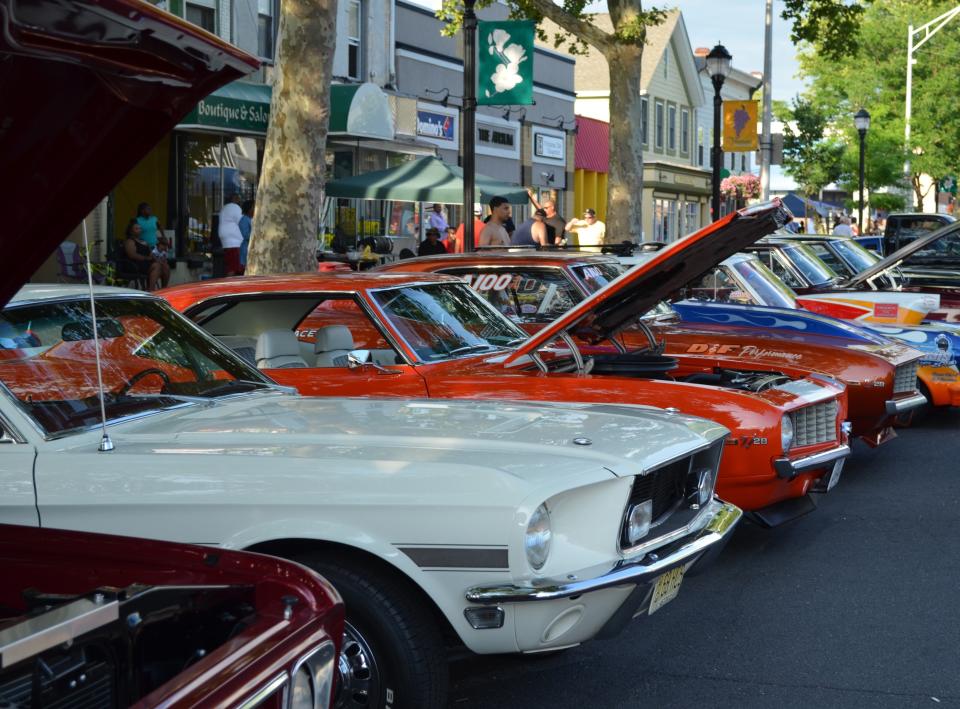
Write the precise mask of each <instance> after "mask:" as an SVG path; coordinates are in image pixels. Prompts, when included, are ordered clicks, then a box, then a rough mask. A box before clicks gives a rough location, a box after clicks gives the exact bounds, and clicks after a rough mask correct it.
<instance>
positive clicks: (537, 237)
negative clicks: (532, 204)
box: [510, 209, 549, 246]
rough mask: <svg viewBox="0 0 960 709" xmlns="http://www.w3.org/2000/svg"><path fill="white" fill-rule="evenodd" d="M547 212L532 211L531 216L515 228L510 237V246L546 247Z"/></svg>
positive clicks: (540, 210) (541, 210)
mask: <svg viewBox="0 0 960 709" xmlns="http://www.w3.org/2000/svg"><path fill="white" fill-rule="evenodd" d="M546 219H547V212H546V211H545V210H543V209H537V210H536V211H534V213H533V216H532V217H530V218H529V219H527V220H526V221H525V222H523V223H522V224H521V225H520V226H518V227H517V230H516V231H515V232H513V234H511V235H510V244H511V245H512V246H546V245H547V244H548V243H549V241H548V240H547V224H546Z"/></svg>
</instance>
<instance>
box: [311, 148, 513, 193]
mask: <svg viewBox="0 0 960 709" xmlns="http://www.w3.org/2000/svg"><path fill="white" fill-rule="evenodd" d="M476 186H477V197H478V198H479V199H476V200H475V201H477V202H483V203H487V202H489V201H490V200H491V199H492V198H493V197H497V196H500V197H505V198H506V199H507V201H508V202H510V203H511V204H525V203H526V201H527V191H526V190H525V189H524V188H523V187H522V186H520V185H517V184H513V183H511V182H501V181H500V180H495V179H493V178H492V177H486V176H484V175H477V176H476ZM326 193H327V197H341V198H352V199H384V200H394V201H398V202H435V203H440V204H463V169H462V168H459V167H456V166H454V165H448V164H447V163H445V162H443V160H441V159H440V158H433V157H427V158H420V159H419V160H412V161H410V162H405V163H403V164H402V165H398V166H397V167H392V168H389V169H387V170H378V171H376V172H368V173H366V174H363V175H357V176H355V177H344V178H341V179H339V180H333V181H331V182H328V183H327V186H326Z"/></svg>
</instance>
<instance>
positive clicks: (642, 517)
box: [627, 500, 653, 544]
mask: <svg viewBox="0 0 960 709" xmlns="http://www.w3.org/2000/svg"><path fill="white" fill-rule="evenodd" d="M651 522H653V500H647V501H646V502H641V503H640V504H639V505H634V506H633V507H631V508H630V512H629V514H627V542H629V543H630V544H636V543H637V542H639V541H640V540H641V539H643V538H644V537H645V536H647V532H649V531H650V523H651Z"/></svg>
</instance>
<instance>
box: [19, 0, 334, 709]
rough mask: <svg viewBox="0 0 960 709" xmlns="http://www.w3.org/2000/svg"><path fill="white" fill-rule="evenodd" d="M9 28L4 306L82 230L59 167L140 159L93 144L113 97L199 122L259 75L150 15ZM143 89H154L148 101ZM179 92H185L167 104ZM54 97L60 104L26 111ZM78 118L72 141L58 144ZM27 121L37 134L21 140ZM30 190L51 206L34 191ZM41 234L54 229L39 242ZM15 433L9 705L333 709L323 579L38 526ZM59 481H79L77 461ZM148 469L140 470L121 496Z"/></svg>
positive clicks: (29, 450) (51, 14) (211, 553)
mask: <svg viewBox="0 0 960 709" xmlns="http://www.w3.org/2000/svg"><path fill="white" fill-rule="evenodd" d="M0 25H2V29H3V32H2V33H0V58H2V66H3V69H0V84H2V85H3V87H4V98H6V99H10V100H6V101H4V102H2V104H0V125H3V126H4V132H3V133H2V135H0V144H2V145H3V152H2V155H3V156H4V160H5V161H6V162H5V167H7V168H8V169H9V170H8V171H5V173H4V174H5V175H8V176H13V175H16V178H17V179H16V180H7V181H5V182H4V194H5V197H6V198H8V200H7V201H5V203H4V207H5V215H6V217H7V220H6V223H5V228H4V229H3V231H0V247H2V248H3V251H4V254H5V258H4V260H3V265H2V273H3V276H4V278H3V279H2V281H0V305H2V304H5V303H6V301H7V300H8V298H9V296H10V294H11V293H12V292H13V291H15V290H16V289H17V288H18V287H19V285H20V284H21V283H22V282H23V281H24V280H25V279H26V278H27V277H28V276H29V275H30V273H31V272H32V271H33V269H34V268H36V266H37V265H38V263H39V262H40V261H41V260H42V259H43V258H45V257H46V256H47V254H48V253H49V251H50V250H52V248H53V245H54V244H55V243H56V241H59V239H60V238H62V229H63V228H65V227H68V226H72V224H74V223H76V222H77V221H79V219H80V216H81V213H78V212H77V211H75V210H73V209H71V208H70V207H66V204H67V203H69V201H70V200H69V199H65V200H58V204H59V205H60V206H63V207H65V210H64V211H61V210H60V209H49V208H48V207H49V202H48V200H50V199H51V198H54V197H55V196H56V193H55V192H52V191H51V187H61V186H64V185H63V183H62V182H61V178H62V177H63V176H64V175H65V174H66V172H67V171H66V170H65V168H64V163H63V160H62V156H63V155H69V156H71V159H75V158H77V157H78V156H82V155H84V154H86V151H87V150H90V151H92V154H94V155H97V154H99V152H100V151H102V150H103V147H104V143H103V141H102V140H98V137H101V138H102V137H104V136H108V137H109V138H110V139H111V140H116V141H117V146H116V147H117V148H118V149H120V150H125V149H126V150H132V151H133V155H134V156H135V157H136V156H137V152H136V151H137V150H139V149H140V147H139V144H140V141H141V138H142V136H141V135H140V134H139V133H138V132H137V131H128V132H127V133H126V134H125V135H121V134H119V133H117V132H112V131H111V130H107V132H105V133H104V134H103V135H102V136H94V135H92V134H91V133H89V132H88V131H86V130H85V129H84V126H85V125H86V123H85V120H94V121H104V120H106V121H107V125H108V126H109V125H110V122H109V119H112V118H114V117H115V116H112V115H111V113H110V112H111V108H115V107H116V103H115V102H109V101H108V102H107V106H105V107H104V108H105V109H106V112H105V113H101V111H100V107H101V106H100V103H101V101H102V100H103V99H104V98H105V97H108V96H109V97H113V96H119V95H122V94H127V99H126V100H127V102H128V106H129V107H130V108H131V110H134V111H135V110H136V109H138V108H139V109H146V108H149V109H150V110H155V109H157V108H162V109H163V110H165V111H166V110H171V111H173V112H174V113H176V112H178V111H181V110H182V111H186V110H187V107H188V106H189V104H190V103H191V102H195V101H197V100H198V99H199V98H201V97H202V96H204V95H206V94H207V93H209V92H210V91H211V90H212V89H214V88H216V87H217V86H218V85H220V84H222V83H224V82H226V81H228V80H229V79H232V78H235V77H237V76H241V75H242V74H245V73H248V72H249V71H252V70H253V69H254V68H256V66H257V65H258V63H259V62H257V61H256V60H255V59H253V58H252V57H247V56H246V55H243V54H240V53H238V52H237V51H236V50H235V49H234V48H233V47H230V46H229V45H226V44H224V43H222V42H219V41H217V40H215V39H213V38H211V37H210V36H209V35H206V34H204V33H202V32H201V31H199V30H197V29H196V28H193V27H192V26H190V25H187V24H185V23H183V22H182V21H179V20H177V19H176V18H172V17H170V16H168V15H166V14H165V13H161V12H159V11H158V10H157V9H155V8H154V7H153V6H151V5H148V4H145V3H138V2H128V1H122V0H121V1H111V0H105V1H103V2H100V3H97V4H87V3H83V4H81V3H74V2H70V1H69V0H62V1H58V2H55V3H54V2H50V3H46V2H32V3H16V4H14V3H11V2H0ZM104 38H112V40H113V41H110V42H104ZM120 38H122V40H123V44H122V47H119V46H118V45H117V44H116V40H118V39H120ZM98 40H99V41H98ZM38 56H40V57H42V58H43V59H42V60H41V61H40V62H36V59H37V57H38ZM138 72H142V73H144V74H145V75H144V76H142V77H138ZM98 79H104V81H99V80H98ZM107 79H109V80H107ZM145 82H149V83H147V85H148V86H151V87H152V90H150V91H147V92H144V91H142V87H143V85H144V84H145ZM166 84H175V85H176V86H177V87H178V88H177V89H176V91H175V92H172V91H166V90H164V88H163V87H164V86H165V85H166ZM68 86H73V87H78V86H83V87H85V89H86V91H84V92H81V93H80V94H77V93H75V92H71V91H67V90H65V89H64V87H68ZM44 90H47V91H48V92H54V93H55V95H57V96H58V97H59V99H61V100H58V101H44V102H37V101H36V100H30V98H27V97H34V98H35V97H36V96H37V95H38V94H37V92H42V91H44ZM18 91H19V92H20V93H19V96H20V97H19V98H14V97H15V96H18ZM48 95H50V94H49V93H48ZM41 106H43V107H46V109H47V110H46V111H44V110H42V108H41ZM63 116H68V117H69V120H70V121H71V126H72V128H74V129H75V130H71V131H66V130H61V124H60V123H58V122H57V119H61V118H62V117H63ZM152 123H153V122H151V121H148V122H147V124H146V131H147V133H148V134H152V133H153V132H154V130H155V129H153V128H151V125H152ZM25 125H26V126H33V127H34V128H35V129H36V130H35V132H34V133H32V134H29V131H28V132H26V133H25V132H24V131H23V130H19V128H20V127H22V126H25ZM47 130H50V131H51V132H50V133H46V131H47ZM101 130H102V129H101ZM88 139H90V141H91V142H90V143H89V144H88V143H87V140H88ZM48 147H49V148H51V151H52V152H50V153H47V152H46V151H45V149H46V148H48ZM57 150H60V151H61V152H60V153H59V154H58V153H57ZM58 155H59V157H58ZM102 158H103V162H105V163H107V164H110V163H111V161H112V157H111V156H110V155H109V154H104V155H103V156H102ZM11 159H12V163H13V165H12V166H11ZM34 160H41V161H46V162H42V163H35V162H33V161H34ZM38 164H46V165H49V166H51V167H52V168H53V169H51V170H40V169H37V165H38ZM74 164H75V165H79V164H80V163H79V162H75V163H74ZM101 177H102V176H101V175H99V174H98V173H97V171H96V170H94V171H92V172H90V173H89V174H86V175H84V178H83V181H82V184H77V185H75V187H76V189H78V190H79V191H80V192H81V193H82V194H86V190H87V186H88V185H89V184H90V183H94V184H98V183H99V184H100V186H101V187H103V188H104V189H105V187H104V186H105V185H107V182H105V181H103V180H101ZM105 179H109V177H107V178H105ZM25 185H32V188H33V189H35V190H36V192H35V193H34V192H31V191H30V188H29V187H28V188H27V189H26V190H25V191H23V192H21V191H20V187H24V186H25ZM93 189H94V190H96V189H98V188H96V187H94V188H93ZM11 216H12V218H11ZM36 224H40V227H39V229H40V230H39V231H38V232H33V231H30V227H33V226H34V225H36ZM47 228H51V229H58V230H61V231H53V232H48V231H46V229H47ZM51 242H52V243H51ZM9 344H10V343H6V345H5V346H9ZM18 431H19V429H18V428H17V427H15V426H14V425H13V424H12V423H11V422H10V421H9V420H8V419H7V418H5V417H4V416H2V415H0V460H2V465H0V467H2V468H3V469H4V473H3V474H2V477H3V482H2V486H3V490H4V494H3V498H2V499H3V505H2V507H0V509H2V515H0V517H2V518H3V519H4V520H5V521H8V522H11V521H12V522H16V523H17V524H15V525H11V524H3V525H0V567H2V569H3V575H2V579H0V605H2V608H3V610H2V612H0V705H2V706H5V707H54V706H57V707H60V706H69V707H98V708H101V707H103V708H109V707H127V706H136V707H144V708H146V707H156V706H165V707H200V706H217V707H248V706H253V705H257V706H262V707H276V708H277V709H281V708H283V709H294V707H297V708H300V709H319V708H320V707H328V706H330V705H331V697H332V691H333V684H334V681H335V677H336V671H337V652H338V648H339V646H340V643H341V640H342V637H343V604H342V602H341V601H340V598H339V596H338V595H337V593H336V592H335V591H334V590H333V589H332V588H331V587H330V586H329V584H327V583H326V582H325V581H324V580H323V579H322V578H321V577H320V576H318V575H317V574H316V573H315V572H313V571H310V570H308V569H306V568H304V567H303V566H300V565H298V564H294V563H292V562H289V561H283V560H280V559H276V558H272V557H266V556H261V555H258V554H251V553H246V552H236V551H227V550H214V549H209V548H203V547H194V546H188V545H185V544H176V543H171V542H158V541H147V540H144V539H134V538H123V537H115V536H106V535H99V534H88V533H82V532H65V531H61V530H56V529H48V528H39V525H40V521H41V517H40V512H39V511H38V509H37V507H36V506H35V504H34V503H30V502H29V498H30V497H31V496H33V491H34V487H33V483H34V477H33V472H34V467H33V466H34V456H35V455H36V453H37V448H36V447H35V446H33V445H31V443H30V441H29V440H28V439H27V438H25V437H22V436H21V435H20V434H19V432H18ZM48 445H56V444H54V443H51V444H48ZM104 462H106V461H104ZM61 467H62V471H63V472H64V473H66V474H68V473H69V471H71V470H72V462H71V461H69V460H64V461H63V463H62V466H61ZM105 467H106V466H105ZM135 470H136V469H135V468H134V467H132V466H131V467H129V468H127V470H126V472H127V474H128V479H127V480H121V482H120V484H121V485H125V484H128V481H129V477H130V476H132V475H135ZM15 471H19V479H16V478H15V477H14V475H12V474H11V473H14V472H15ZM98 484H99V483H98ZM25 502H27V504H24V503H25ZM44 522H45V524H44V527H47V525H49V521H47V520H45V521H44Z"/></svg>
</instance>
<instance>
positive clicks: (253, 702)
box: [237, 671, 288, 709]
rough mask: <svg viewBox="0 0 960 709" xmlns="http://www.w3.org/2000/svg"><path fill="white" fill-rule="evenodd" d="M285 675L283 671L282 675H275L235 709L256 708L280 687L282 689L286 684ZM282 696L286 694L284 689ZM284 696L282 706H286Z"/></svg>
mask: <svg viewBox="0 0 960 709" xmlns="http://www.w3.org/2000/svg"><path fill="white" fill-rule="evenodd" d="M287 681H288V679H287V673H286V671H284V672H283V673H282V674H279V675H277V676H276V677H274V678H273V679H272V680H270V681H269V682H267V684H265V685H264V686H263V687H261V688H260V689H258V690H257V691H256V692H255V693H254V694H252V695H250V696H249V697H248V698H247V699H244V700H243V701H242V702H240V704H239V705H237V709H254V707H256V706H258V705H259V704H260V703H261V702H262V701H263V700H264V699H266V698H267V697H269V696H270V695H272V694H273V693H274V692H276V691H277V690H278V689H280V687H283V686H284V685H285V684H286V683H287ZM284 694H286V689H284ZM286 704H287V701H286V696H284V698H283V703H282V706H286Z"/></svg>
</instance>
